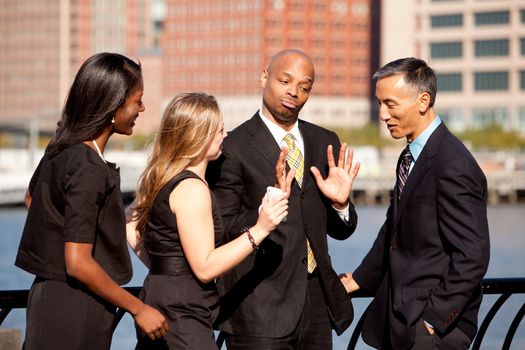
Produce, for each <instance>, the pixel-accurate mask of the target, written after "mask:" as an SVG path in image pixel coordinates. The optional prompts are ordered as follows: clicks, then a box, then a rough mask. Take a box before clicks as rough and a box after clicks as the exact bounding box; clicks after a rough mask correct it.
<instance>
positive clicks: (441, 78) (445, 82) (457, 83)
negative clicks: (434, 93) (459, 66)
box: [437, 73, 463, 92]
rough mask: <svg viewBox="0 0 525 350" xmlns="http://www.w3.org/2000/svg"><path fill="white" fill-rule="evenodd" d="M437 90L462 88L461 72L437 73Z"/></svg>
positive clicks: (459, 89)
mask: <svg viewBox="0 0 525 350" xmlns="http://www.w3.org/2000/svg"><path fill="white" fill-rule="evenodd" d="M437 86H438V91H440V92H443V91H461V89H462V88H463V84H462V80H461V73H444V74H438V75H437Z"/></svg>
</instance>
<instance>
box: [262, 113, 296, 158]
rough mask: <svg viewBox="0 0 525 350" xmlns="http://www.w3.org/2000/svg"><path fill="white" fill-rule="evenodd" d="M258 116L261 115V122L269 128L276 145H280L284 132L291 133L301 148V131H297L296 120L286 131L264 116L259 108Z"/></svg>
mask: <svg viewBox="0 0 525 350" xmlns="http://www.w3.org/2000/svg"><path fill="white" fill-rule="evenodd" d="M259 116H260V117H261V119H262V121H263V123H264V124H265V125H266V127H267V128H268V130H270V133H271V134H272V136H273V138H274V139H275V142H277V144H278V145H281V143H282V142H283V139H284V137H285V136H286V134H292V135H293V137H294V138H295V142H296V143H297V144H298V146H299V148H300V149H302V148H303V147H302V146H303V137H302V136H301V132H300V131H299V123H298V122H295V124H294V125H293V127H292V129H291V130H290V131H286V130H284V129H283V128H281V127H280V126H279V125H277V124H275V123H273V122H272V121H271V120H270V119H268V118H266V117H265V116H264V114H262V111H261V110H259Z"/></svg>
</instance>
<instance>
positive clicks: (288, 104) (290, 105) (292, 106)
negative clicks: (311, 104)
mask: <svg viewBox="0 0 525 350" xmlns="http://www.w3.org/2000/svg"><path fill="white" fill-rule="evenodd" d="M281 104H282V105H283V106H284V107H286V108H288V109H296V108H297V104H296V103H295V102H292V101H290V100H285V99H283V100H281Z"/></svg>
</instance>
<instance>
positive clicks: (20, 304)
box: [0, 278, 525, 350]
mask: <svg viewBox="0 0 525 350" xmlns="http://www.w3.org/2000/svg"><path fill="white" fill-rule="evenodd" d="M140 289H141V288H140V287H126V290H128V291H129V292H131V293H132V294H134V295H138V294H139V292H140ZM483 294H484V295H499V297H498V299H497V300H496V301H495V302H494V304H493V305H492V307H491V308H490V309H489V311H488V312H487V314H486V315H485V317H484V319H483V321H482V322H481V324H480V326H479V330H478V334H477V335H476V338H475V339H474V341H473V343H472V349H473V350H479V348H480V346H481V343H482V342H483V338H484V337H485V334H486V332H487V329H488V328H489V325H490V323H491V322H492V321H493V320H494V317H495V316H496V314H497V313H498V311H499V310H500V309H501V307H502V306H503V305H504V304H505V302H506V301H507V300H508V299H509V298H510V296H511V295H513V294H524V295H525V278H486V279H484V280H483ZM28 296H29V290H4V291H0V326H1V325H2V323H3V322H4V320H5V318H6V317H7V315H8V314H9V313H10V312H11V310H13V309H24V308H25V307H26V305H27V298H28ZM354 297H355V298H370V297H371V295H369V294H366V293H363V292H358V293H354ZM367 311H368V309H366V310H365V311H364V312H363V314H362V315H361V317H360V318H359V320H358V321H357V323H356V326H355V328H354V331H353V333H352V336H351V338H350V342H349V343H348V348H347V349H348V350H352V349H355V347H356V345H357V342H358V340H359V337H360V336H361V330H362V326H363V321H364V318H365V315H366V312H367ZM124 314H125V312H124V311H123V310H119V311H118V312H117V318H116V322H115V324H114V327H115V328H116V327H117V325H118V323H119V322H120V320H121V319H122V317H123V316H124ZM524 316H525V297H524V299H523V304H522V305H521V307H520V308H519V309H518V310H517V312H516V314H515V316H514V318H513V320H512V322H511V324H510V326H509V328H508V330H507V334H506V335H505V339H504V340H503V345H502V349H503V350H508V349H510V346H511V344H512V340H513V339H514V335H515V334H516V331H517V330H518V327H519V325H520V322H521V320H522V319H523V317H524ZM223 342H224V337H223V336H222V334H219V336H218V338H217V345H218V346H219V348H221V347H222V345H223Z"/></svg>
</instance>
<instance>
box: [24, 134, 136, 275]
mask: <svg viewBox="0 0 525 350" xmlns="http://www.w3.org/2000/svg"><path fill="white" fill-rule="evenodd" d="M31 187H32V188H31V190H32V191H31V194H32V201H31V207H30V208H29V212H28V215H27V218H26V223H25V226H24V232H23V234H22V239H21V242H20V247H19V248H18V255H17V257H16V262H15V265H16V266H18V267H20V268H22V269H24V270H26V271H28V272H30V273H32V274H34V275H36V276H39V277H42V278H46V279H53V280H62V281H66V280H67V276H66V266H65V261H64V243H65V242H75V243H91V244H93V258H94V259H95V261H97V262H98V263H99V264H100V265H101V266H102V268H103V269H104V270H105V271H106V272H107V273H108V275H109V276H110V277H111V278H112V279H113V280H114V281H115V282H117V283H118V284H124V283H127V282H129V280H130V279H131V276H132V270H131V260H130V256H129V252H128V248H127V243H126V219H125V214H124V204H123V201H122V195H121V192H120V174H119V170H118V169H117V168H116V166H115V164H113V163H105V162H104V161H103V160H102V158H100V157H99V155H98V154H97V153H96V152H95V151H94V150H93V149H91V148H90V147H88V146H87V145H85V144H83V143H80V144H77V145H74V146H71V147H68V148H67V149H65V150H63V151H61V152H59V153H58V154H56V155H52V156H50V155H48V154H45V155H44V158H43V159H42V160H41V162H40V164H39V167H38V170H37V171H36V172H35V174H34V175H33V178H32V179H31Z"/></svg>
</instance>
